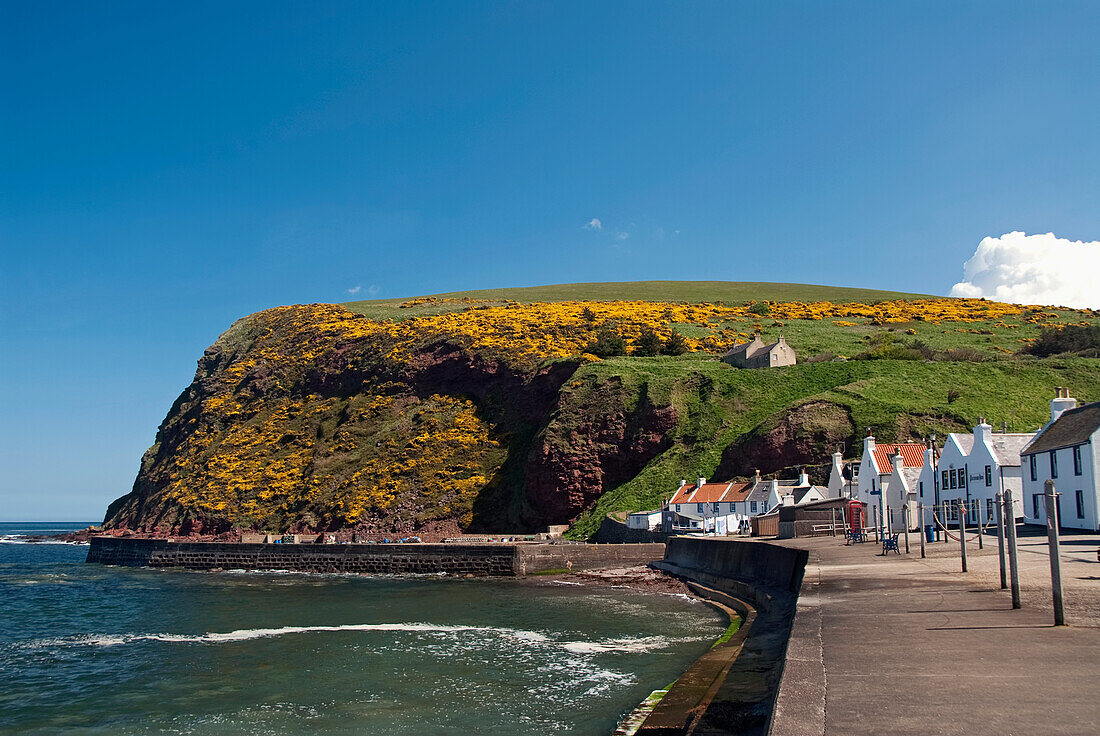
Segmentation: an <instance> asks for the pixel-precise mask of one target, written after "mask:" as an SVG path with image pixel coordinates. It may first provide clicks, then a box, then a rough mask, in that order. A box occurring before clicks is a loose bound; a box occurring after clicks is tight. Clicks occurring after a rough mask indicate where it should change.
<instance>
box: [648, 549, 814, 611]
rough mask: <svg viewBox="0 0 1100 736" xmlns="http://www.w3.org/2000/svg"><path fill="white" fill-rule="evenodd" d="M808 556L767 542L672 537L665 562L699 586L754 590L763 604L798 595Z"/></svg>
mask: <svg viewBox="0 0 1100 736" xmlns="http://www.w3.org/2000/svg"><path fill="white" fill-rule="evenodd" d="M807 558H808V553H807V552H806V550H803V549H793V548H790V547H783V546H779V545H776V544H768V543H767V542H758V541H748V540H740V539H725V538H722V537H673V538H672V539H670V540H668V545H667V547H666V548H665V557H664V562H665V564H667V565H672V566H675V567H677V568H679V569H680V570H682V571H683V572H684V573H686V574H694V576H696V577H698V578H699V582H703V583H704V584H709V583H708V581H709V582H710V583H716V584H718V585H719V586H721V584H722V583H723V582H724V583H727V584H729V585H732V586H733V587H736V588H738V589H741V590H744V589H745V588H746V586H748V587H749V588H752V589H753V590H754V591H756V592H755V593H754V596H755V597H761V596H762V597H763V598H762V601H761V602H766V600H767V599H768V598H770V597H772V596H775V595H777V594H782V593H788V594H795V595H797V593H798V591H799V589H800V588H801V587H802V573H803V571H804V570H805V569H806V560H807Z"/></svg>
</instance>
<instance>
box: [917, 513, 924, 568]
mask: <svg viewBox="0 0 1100 736" xmlns="http://www.w3.org/2000/svg"><path fill="white" fill-rule="evenodd" d="M917 521H918V522H919V526H920V529H918V530H917V536H919V537H920V557H921V559H922V560H923V559H924V557H925V555H924V504H923V503H918V504H917Z"/></svg>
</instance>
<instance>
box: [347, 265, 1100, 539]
mask: <svg viewBox="0 0 1100 736" xmlns="http://www.w3.org/2000/svg"><path fill="white" fill-rule="evenodd" d="M924 296H925V295H918V294H906V293H901V292H888V291H875V290H868V289H849V288H840V287H827V286H811V285H805V284H774V283H754V282H675V281H646V282H632V283H594V284H563V285H556V286H538V287H529V288H516V289H489V290H482V291H470V292H454V293H448V294H438V295H435V297H436V298H438V299H454V300H463V301H450V302H439V301H435V302H427V303H424V304H419V305H415V306H412V307H407V308H402V307H401V306H400V305H401V304H402V303H404V302H406V301H408V300H406V299H392V300H375V301H362V302H351V303H348V304H345V305H344V306H346V307H347V308H349V309H351V310H352V311H356V312H359V313H361V314H365V315H367V316H369V317H373V318H376V319H387V318H388V319H398V320H400V319H406V318H409V317H414V316H422V315H428V314H438V313H440V312H446V311H452V310H460V309H466V308H468V307H469V306H470V300H474V301H475V302H477V303H502V302H503V301H504V300H514V301H518V302H536V301H548V302H552V301H561V300H598V301H611V300H646V301H678V302H724V303H730V304H743V303H745V302H747V301H750V300H756V301H760V300H771V301H817V300H820V301H831V302H834V303H843V302H851V301H859V302H864V303H874V302H879V301H883V300H892V299H916V298H923V297H924ZM1043 311H1044V312H1045V314H1046V316H1045V317H1043V318H1042V319H1040V320H1035V321H1029V320H1028V319H1026V317H1027V315H1019V316H1010V317H1005V318H1003V319H1000V320H989V321H985V322H975V323H953V322H943V323H939V324H936V323H931V322H922V321H914V322H910V323H904V324H889V325H876V324H871V323H870V322H869V321H868V320H866V319H856V320H851V321H854V322H855V324H852V325H839V324H836V322H837V321H839V320H785V321H776V320H773V319H771V318H768V317H751V318H748V319H745V320H741V321H732V322H721V323H712V324H707V325H694V324H693V325H680V326H678V329H680V330H681V331H682V332H684V333H685V334H687V335H689V336H693V337H702V336H704V335H705V334H707V333H708V332H709V333H716V332H718V331H719V330H722V329H723V328H726V329H732V330H735V331H738V332H741V333H743V334H745V333H751V332H754V331H759V332H761V333H763V335H764V338H765V340H768V339H774V338H775V337H776V336H778V335H780V334H782V335H785V336H786V337H787V339H788V340H789V341H790V342H791V344H792V345H793V346H794V347H795V349H796V350H798V352H799V359H800V360H805V358H807V357H809V356H812V355H817V354H821V353H834V354H836V355H843V356H852V355H856V354H858V353H860V352H862V351H864V350H866V349H867V348H868V346H869V343H870V341H871V340H872V338H873V337H875V336H876V335H880V333H884V332H887V333H890V334H891V335H892V336H893V337H894V338H895V339H896V340H899V341H902V342H908V341H912V340H920V341H922V342H924V343H925V344H927V345H929V346H931V347H932V348H935V349H938V350H946V349H948V348H959V347H969V348H974V349H977V350H979V351H981V352H982V353H984V354H985V355H986V356H987V357H988V358H989V359H990V360H988V361H987V362H982V363H963V362H937V363H928V362H924V361H894V360H890V361H847V362H821V363H812V364H805V363H804V364H800V365H798V366H794V367H790V368H783V369H777V370H770V371H739V370H735V369H732V368H730V367H729V366H726V365H724V364H722V363H720V362H719V361H718V360H716V358H715V356H713V355H705V354H694V355H685V356H681V357H677V358H670V357H659V358H641V357H620V358H612V359H608V360H605V361H603V362H601V363H594V364H589V365H586V366H584V367H582V368H581V369H580V371H579V372H578V374H577V376H576V378H577V379H583V378H585V376H586V374H589V377H591V378H598V379H609V378H611V377H616V378H618V379H619V380H622V382H623V384H624V386H626V387H628V388H630V389H632V390H634V391H635V392H636V395H641V394H642V393H643V392H647V393H648V395H649V397H650V399H651V400H652V401H653V402H654V403H656V404H658V405H660V404H662V403H673V404H675V405H676V407H677V409H678V414H679V417H680V421H679V426H678V427H677V428H676V429H675V430H674V433H675V441H674V443H673V446H672V447H671V448H670V449H668V450H667V451H666V452H664V453H662V454H661V455H659V456H658V457H657V458H655V459H654V460H653V461H652V462H651V463H650V464H649V465H648V466H647V467H646V468H645V469H644V470H643V471H642V472H641V473H639V474H638V475H637V476H636V477H635V478H633V479H631V480H629V481H627V482H625V483H623V484H621V485H620V486H618V487H617V488H614V489H612V490H610V491H609V492H607V493H606V494H605V495H604V496H603V497H602V498H601V499H600V500H599V501H598V502H597V503H596V505H595V506H594V507H593V508H591V509H590V510H589V511H588V512H587V513H586V514H584V515H583V516H582V517H581V518H580V519H579V520H578V521H577V523H576V524H575V525H574V528H573V530H572V532H573V535H574V536H584V535H587V534H589V533H591V532H592V531H594V530H595V528H596V527H597V526H598V525H599V521H600V519H601V518H602V517H603V515H604V514H605V513H608V512H612V511H621V510H637V509H640V508H652V507H654V506H656V505H657V504H658V503H659V501H660V499H661V497H662V496H663V495H664V494H667V493H668V492H670V491H671V490H672V489H674V488H675V487H676V485H677V484H678V482H679V480H680V479H681V478H694V477H696V476H698V475H704V476H708V477H709V476H710V475H711V474H712V472H713V470H714V469H715V467H716V466H717V465H718V462H719V459H720V456H721V452H722V450H723V448H725V447H726V446H727V445H728V444H730V443H731V442H732V441H734V440H735V439H736V438H737V437H739V436H740V435H742V434H744V433H746V432H749V431H751V430H752V429H753V428H755V427H757V426H758V425H760V424H761V423H764V422H766V421H767V420H768V419H769V418H774V416H775V415H777V414H778V413H781V412H783V411H785V410H786V409H789V408H790V407H792V406H796V405H798V404H800V403H803V402H805V401H807V400H810V399H826V400H829V401H833V402H835V403H837V404H840V405H842V406H844V407H846V408H847V409H848V410H849V411H850V413H851V415H852V419H853V421H854V423H855V426H856V427H857V435H858V434H860V433H861V431H862V428H864V427H868V426H870V427H872V428H873V429H874V430H875V432H876V434H877V435H878V436H879V437H880V439H883V440H888V439H894V437H895V434H896V433H897V432H898V431H899V428H898V426H897V422H898V417H899V415H911V416H912V417H915V418H914V419H910V420H909V421H910V425H909V426H908V427H907V428H906V430H903V431H907V432H908V433H924V432H928V431H932V430H941V434H942V430H943V429H945V428H958V427H963V426H970V425H971V424H973V422H974V421H975V419H976V418H977V417H978V416H986V417H988V418H989V419H990V420H991V422H992V423H993V424H994V425H995V426H997V427H999V426H1000V423H1001V422H1002V421H1005V422H1007V423H1008V427H1009V429H1010V430H1013V431H1025V430H1033V429H1035V428H1037V427H1038V426H1040V425H1041V424H1042V423H1043V421H1045V417H1046V416H1047V402H1048V400H1049V398H1050V396H1051V395H1052V394H1053V387H1054V386H1057V385H1069V386H1072V387H1073V390H1074V395H1075V396H1077V397H1078V398H1079V399H1081V400H1086V401H1088V400H1092V401H1095V400H1098V399H1100V370H1098V366H1100V362H1098V361H1096V360H1089V359H1068V360H1061V359H1050V360H1044V361H1036V360H1029V359H1019V358H1014V357H1010V355H1011V354H1012V353H1015V352H1016V351H1017V350H1018V349H1019V348H1020V347H1021V345H1023V344H1025V343H1027V342H1029V341H1030V340H1031V339H1033V338H1034V337H1035V336H1036V335H1037V334H1038V331H1039V329H1040V325H1039V324H1036V322H1043V323H1046V324H1058V323H1063V324H1065V323H1076V322H1080V321H1081V320H1082V318H1083V317H1084V318H1085V319H1087V320H1088V321H1090V322H1096V321H1100V320H1098V319H1097V316H1096V315H1095V314H1093V315H1091V316H1088V315H1082V313H1080V312H1075V311H1070V310H1057V309H1050V308H1046V309H1044V310H1043ZM574 385H577V386H582V387H583V386H587V385H589V381H584V380H578V381H577V382H576V383H575V384H574ZM564 390H565V391H569V390H571V389H570V388H569V387H568V385H567V387H566V388H565V389H564ZM577 390H582V391H583V390H585V389H584V388H580V389H577ZM949 390H955V391H958V392H959V394H960V395H959V397H958V399H956V400H955V401H953V402H951V403H948V401H947V394H948V391H949ZM569 404H574V405H576V406H584V405H585V402H583V401H578V402H563V403H562V405H563V406H565V405H569ZM590 408H591V407H589V409H590ZM563 421H565V422H570V421H575V422H578V423H579V422H581V421H583V417H565V418H564V419H563ZM903 439H904V438H903Z"/></svg>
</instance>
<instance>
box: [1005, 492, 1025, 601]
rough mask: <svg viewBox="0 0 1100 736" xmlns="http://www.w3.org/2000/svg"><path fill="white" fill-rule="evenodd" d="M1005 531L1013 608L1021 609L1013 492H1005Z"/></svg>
mask: <svg viewBox="0 0 1100 736" xmlns="http://www.w3.org/2000/svg"><path fill="white" fill-rule="evenodd" d="M1004 504H1005V506H1004V512H1003V513H1004V515H1005V524H1006V526H1005V530H1006V531H1007V532H1008V535H1007V537H1006V541H1005V544H1006V545H1007V547H1008V549H1007V552H1008V574H1009V582H1011V583H1012V607H1013V608H1019V607H1020V605H1021V604H1020V563H1019V560H1017V559H1016V507H1015V506H1014V505H1013V503H1012V491H1011V490H1007V491H1005V500H1004Z"/></svg>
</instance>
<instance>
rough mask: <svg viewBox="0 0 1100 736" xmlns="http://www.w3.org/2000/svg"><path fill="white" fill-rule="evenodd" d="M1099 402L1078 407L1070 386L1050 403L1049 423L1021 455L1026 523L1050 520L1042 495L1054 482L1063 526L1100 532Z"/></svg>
mask: <svg viewBox="0 0 1100 736" xmlns="http://www.w3.org/2000/svg"><path fill="white" fill-rule="evenodd" d="M1098 443H1100V402H1095V403H1092V404H1085V405H1084V406H1081V407H1078V406H1077V400H1076V399H1074V398H1071V397H1070V395H1069V391H1068V389H1064V388H1058V389H1057V393H1056V396H1055V397H1054V399H1053V400H1052V401H1051V402H1050V422H1048V423H1047V425H1046V426H1044V427H1043V428H1042V429H1041V430H1039V432H1038V433H1037V434H1036V435H1035V438H1034V439H1033V440H1032V441H1031V442H1030V443H1028V445H1027V446H1026V447H1025V448H1024V449H1023V451H1022V452H1021V453H1020V455H1021V458H1022V460H1023V471H1024V472H1023V489H1024V490H1023V497H1024V522H1025V523H1028V524H1043V525H1045V524H1046V521H1047V518H1046V517H1047V515H1046V505H1045V502H1044V498H1043V495H1042V494H1043V493H1044V485H1045V483H1046V481H1048V480H1053V481H1054V488H1055V490H1056V491H1057V492H1058V493H1060V494H1061V495H1060V496H1059V497H1058V515H1059V521H1060V525H1061V526H1063V527H1067V528H1070V529H1089V530H1092V531H1097V530H1100V488H1097V481H1098V479H1100V453H1097V449H1096V448H1097V444H1098Z"/></svg>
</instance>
